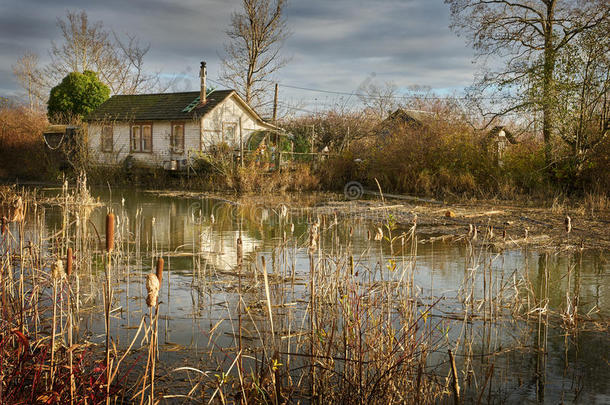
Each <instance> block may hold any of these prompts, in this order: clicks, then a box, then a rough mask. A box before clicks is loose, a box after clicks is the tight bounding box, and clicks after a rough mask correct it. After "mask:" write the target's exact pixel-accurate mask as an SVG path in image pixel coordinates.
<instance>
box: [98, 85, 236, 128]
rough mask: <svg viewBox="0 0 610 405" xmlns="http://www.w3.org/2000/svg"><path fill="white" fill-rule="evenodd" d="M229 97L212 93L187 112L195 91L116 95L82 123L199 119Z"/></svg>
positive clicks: (195, 95)
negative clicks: (200, 103) (203, 102)
mask: <svg viewBox="0 0 610 405" xmlns="http://www.w3.org/2000/svg"><path fill="white" fill-rule="evenodd" d="M231 93H233V90H215V91H213V92H212V93H210V95H209V96H208V97H207V101H206V103H205V104H204V105H202V106H197V107H195V108H191V109H187V108H186V107H188V106H190V105H191V104H192V103H193V102H194V101H195V100H196V99H197V98H199V92H198V91H188V92H182V93H158V94H136V95H116V96H112V97H111V98H109V99H108V100H106V101H105V102H104V103H103V104H102V105H100V106H99V107H98V108H97V109H96V110H95V111H93V112H92V113H91V114H89V115H88V116H87V118H86V121H154V120H163V121H173V120H175V121H178V120H188V119H192V118H193V117H194V116H198V117H202V116H204V115H206V114H207V113H208V112H210V111H211V110H212V109H213V108H214V107H216V106H217V105H218V104H220V103H221V102H222V101H224V100H225V99H226V98H227V97H229V96H230V95H231Z"/></svg>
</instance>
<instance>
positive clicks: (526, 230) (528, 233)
mask: <svg viewBox="0 0 610 405" xmlns="http://www.w3.org/2000/svg"><path fill="white" fill-rule="evenodd" d="M529 235H530V229H529V228H525V239H526V240H527V237H528V236H529Z"/></svg>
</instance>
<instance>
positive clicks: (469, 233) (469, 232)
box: [468, 224, 473, 238]
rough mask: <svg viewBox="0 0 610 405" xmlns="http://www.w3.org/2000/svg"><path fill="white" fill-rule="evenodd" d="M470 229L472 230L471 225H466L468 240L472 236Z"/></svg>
mask: <svg viewBox="0 0 610 405" xmlns="http://www.w3.org/2000/svg"><path fill="white" fill-rule="evenodd" d="M472 228H473V226H472V224H468V237H469V238H470V237H471V236H472V230H473V229H472Z"/></svg>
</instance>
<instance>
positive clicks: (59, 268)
mask: <svg viewBox="0 0 610 405" xmlns="http://www.w3.org/2000/svg"><path fill="white" fill-rule="evenodd" d="M51 273H52V275H53V279H54V280H59V279H61V278H62V277H63V276H64V262H63V261H62V260H61V259H57V260H55V262H54V263H53V265H52V266H51Z"/></svg>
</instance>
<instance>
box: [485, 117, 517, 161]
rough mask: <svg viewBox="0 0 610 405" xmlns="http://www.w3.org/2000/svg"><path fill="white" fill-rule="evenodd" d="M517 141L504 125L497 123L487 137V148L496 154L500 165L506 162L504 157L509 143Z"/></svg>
mask: <svg viewBox="0 0 610 405" xmlns="http://www.w3.org/2000/svg"><path fill="white" fill-rule="evenodd" d="M516 143H517V140H516V139H515V136H514V135H513V133H512V132H510V131H509V130H508V129H507V128H506V127H505V126H504V125H496V126H495V127H493V128H492V130H491V131H489V132H488V133H487V136H486V137H485V149H486V150H487V152H488V153H492V154H493V155H494V156H495V158H496V162H497V163H498V165H499V166H502V165H503V164H504V162H503V160H502V159H503V157H504V152H505V151H506V148H507V147H508V145H509V144H513V145H514V144H516Z"/></svg>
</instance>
